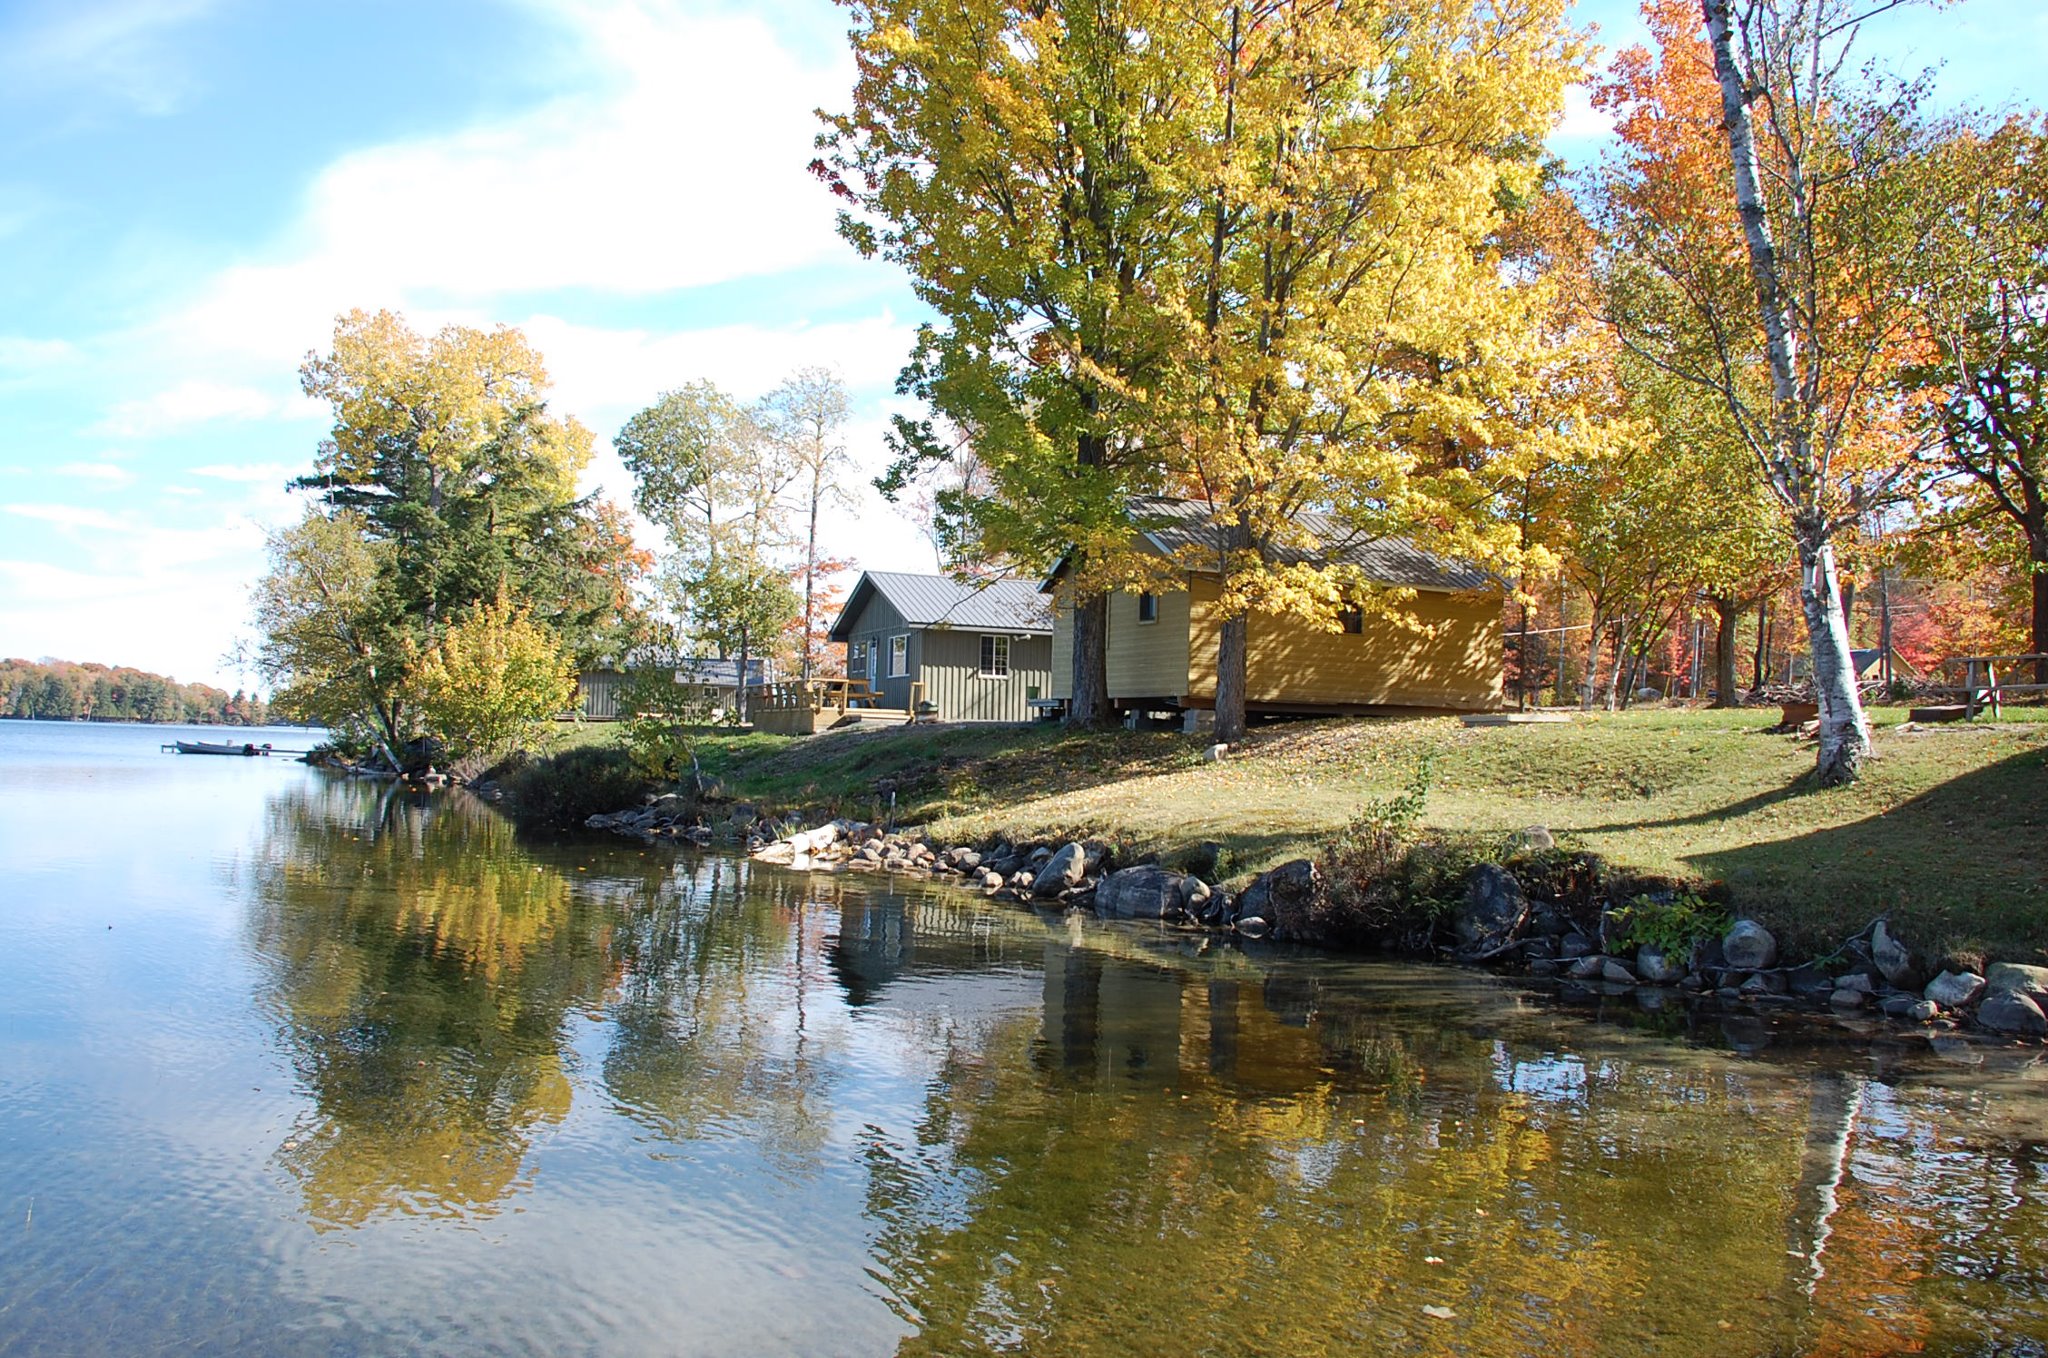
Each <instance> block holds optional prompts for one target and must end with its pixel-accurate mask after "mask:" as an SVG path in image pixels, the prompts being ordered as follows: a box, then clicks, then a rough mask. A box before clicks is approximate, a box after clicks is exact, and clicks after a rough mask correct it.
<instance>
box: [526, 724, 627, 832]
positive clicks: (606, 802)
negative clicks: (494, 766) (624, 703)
mask: <svg viewBox="0 0 2048 1358" xmlns="http://www.w3.org/2000/svg"><path fill="white" fill-rule="evenodd" d="M501 786H502V787H503V789H504V792H505V807H506V809H507V810H508V811H510V812H511V813H512V818H513V820H515V821H516V822H518V824H519V827H520V828H521V829H525V830H573V829H576V828H578V827H580V826H581V825H582V824H583V822H584V821H586V820H588V819H589V818H590V817H592V816H594V815H598V814H600V813H604V812H611V811H623V810H625V809H626V808H628V807H634V806H638V805H639V804H640V803H641V801H642V800H643V799H644V798H645V797H646V796H647V794H648V793H649V792H651V791H653V790H654V787H655V780H654V779H651V778H649V777H648V776H647V775H646V774H645V773H644V772H642V771H641V769H640V768H639V766H638V764H637V763H636V761H635V759H634V757H633V754H632V752H631V751H630V750H627V749H624V748H622V747H619V746H616V745H586V746H582V747H580V748H578V749H572V750H564V751H562V752H561V753H559V754H552V755H548V756H546V757H545V758H541V759H536V760H534V761H532V762H531V763H529V764H527V765H525V766H524V767H523V768H520V769H518V770H516V771H514V772H513V773H511V774H509V775H508V776H506V778H505V779H504V781H503V783H502V784H501Z"/></svg>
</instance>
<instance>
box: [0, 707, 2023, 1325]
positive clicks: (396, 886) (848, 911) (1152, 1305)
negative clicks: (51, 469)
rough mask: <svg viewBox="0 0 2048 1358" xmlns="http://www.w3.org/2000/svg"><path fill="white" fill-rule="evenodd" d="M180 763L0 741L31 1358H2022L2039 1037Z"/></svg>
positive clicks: (154, 732) (4, 1281) (42, 736)
mask: <svg viewBox="0 0 2048 1358" xmlns="http://www.w3.org/2000/svg"><path fill="white" fill-rule="evenodd" d="M178 733H179V732H178V731H177V729H176V728H167V727H134V726H86V725H74V724H42V723H24V722H17V721H4V722H0V1355H20V1354H38V1355H40V1354H99V1353H105V1354H135V1353H155V1352H186V1353H226V1352H234V1353H252V1354H253V1353H260V1354H388V1353H397V1352H429V1353H451V1354H500V1353H502V1354H584V1353H588V1354H641V1353H648V1354H656V1353H659V1354H821V1355H823V1354H831V1355H842V1354H845V1355H860V1354H890V1353H899V1354H915V1355H935V1356H936V1355H956V1354H977V1353H997V1352H1001V1353H1029V1354H1045V1355H1080V1356H1082V1358H1092V1356H1094V1355H1111V1354H1131V1355H1140V1354H1143V1355H1153V1354H1213V1355H1236V1354H1246V1355H1250V1354H1272V1355H1296V1354H1325V1353H1327V1354H1346V1355H1357V1354H1374V1353H1387V1352H1429V1353H1446V1354H1453V1353H1456V1354H1474V1355H1496V1354H1533V1355H1543V1356H1544V1358H1559V1356H1561V1355H1576V1354H1715V1355H1727V1354H1758V1355H1763V1354H1792V1353H1812V1354H1880V1353H1893V1352H1900V1351H1915V1352H1926V1353H1935V1354H1985V1355H1989V1354H2002V1355H2016V1354H2044V1353H2048V1154H2044V1148H2048V1066H2044V1064H2043V1061H2042V1050H2041V1049H2040V1048H2022V1047H2010V1046H2001V1045H1996V1044H1989V1043H1979V1042H1976V1041H1974V1040H1968V1039H1964V1038H1960V1037H1955V1036H1941V1037H1938V1038H1935V1039H1932V1040H1930V1038H1929V1037H1928V1036H1927V1035H1925V1034H1923V1033H1920V1032H1917V1031H1906V1030H1904V1029H1899V1028H1893V1027H1889V1026H1886V1025H1885V1024H1883V1023H1882V1022H1878V1021H1872V1020H1841V1021H1835V1020H1829V1019H1826V1018H1823V1017H1820V1016H1814V1015H1798V1016H1791V1015H1784V1016H1778V1017H1775V1018H1772V1017H1765V1016H1754V1015H1750V1014H1737V1015H1731V1016H1720V1015H1715V1014H1712V1013H1707V1012H1694V1011H1689V1010H1688V1009H1687V1008H1686V1007H1685V1006H1684V1005H1682V1004H1680V1003H1679V1002H1678V1001H1677V999H1676V998H1675V997H1673V998H1671V999H1670V1000H1669V1001H1668V1002H1667V1003H1666V1004H1664V1005H1663V1006H1662V1007H1646V1006H1645V1003H1644V1002H1642V1001H1639V1000H1638V999H1636V998H1634V997H1629V996H1606V997H1594V996H1590V995H1581V996H1578V997H1576V998H1574V997H1573V996H1571V995H1568V994H1565V993H1562V992H1558V991H1555V990H1551V991H1546V990H1542V989H1537V988H1533V987H1532V986H1530V985H1526V984H1521V983H1515V982H1510V981H1506V980H1499V979H1495V978H1492V977H1489V976H1486V975H1483V974H1479V973H1474V972H1467V971H1458V970H1451V969H1439V968H1423V967H1414V966H1406V965H1394V964H1385V963H1377V962H1369V961H1357V960H1349V959H1343V958H1333V957H1328V956H1319V955H1315V954H1310V953H1304V952H1296V951H1290V950H1287V949H1283V948H1277V947H1267V948H1254V947H1247V948H1245V949H1239V948H1237V947H1233V946H1225V945H1222V944H1219V943H1216V942H1213V941H1210V940H1206V939H1204V938H1201V937H1198V936H1195V935H1189V934H1183V933H1177V932H1172V931H1166V930H1161V929H1158V928H1143V927H1131V926H1117V927H1112V926H1107V925H1102V924H1097V923H1094V922H1092V921H1083V920H1081V919H1078V918H1075V919H1063V918H1060V917H1058V916H1055V915H1045V916H1041V915H1036V914H1032V913H1029V912H1025V911H1021V910H1017V909H1015V908H1012V907H1004V908H991V907H989V906H987V905H986V904H985V903H984V902H982V901H981V900H980V899H979V898H978V897H976V896H974V895H971V894H969V893H966V892H963V891H960V890H957V889H952V888H944V887H919V886H909V887H900V888H899V887H897V886H894V885H892V884H890V883H888V882H885V881H881V880H877V879H874V878H863V877H853V876H847V877H805V876H800V875H795V874H791V873H788V872H785V871H781V870H776V869H764V868H761V867H758V866H755V865H750V864H748V863H745V862H741V861H736V860H734V859H731V858H727V857H721V856H717V855H695V854H680V855H678V854H674V853H672V852H670V851H668V850H666V849H662V850H656V849H646V850H642V849H640V848H637V847H634V846H632V845H630V844H627V843H626V842H624V841H609V840H608V841H584V840H575V841H563V842H553V843H536V842H533V841H530V840H522V839H520V838H518V837H516V836H515V835H514V834H513V833H512V831H511V829H510V827H509V826H508V825H507V824H506V823H505V822H504V821H503V820H502V819H500V818H499V817H498V816H497V815H496V814H495V813H494V812H492V811H491V810H489V809H488V808H486V807H484V806H482V805H480V804H478V803H477V802H475V801H474V800H472V799H470V798H468V797H467V796H466V795H463V794H447V795H434V796H420V795H412V794H407V793H404V792H402V791H398V790H396V789H393V788H390V787H388V786H382V785H377V784H371V783H362V782H356V783H350V782H347V781H341V780H336V779H333V778H331V777H330V776H328V775H324V774H321V773H318V772H316V771H314V770H310V769H307V768H305V767H304V766H302V765H300V764H297V763H295V762H292V761H290V760H287V759H283V758H271V759H219V758H199V757H180V756H174V755H170V754H164V753H162V752H160V751H159V749H158V748H157V747H158V745H159V744H160V743H161V742H163V741H166V740H169V739H172V738H173V736H174V735H175V734H178ZM215 734H217V732H216V733H215ZM237 734H242V733H239V732H238V733H237ZM256 739H258V740H265V739H267V740H270V741H272V742H273V743H275V744H277V745H279V746H280V747H299V746H303V745H304V744H305V743H306V739H307V737H306V736H305V734H304V733H302V732H290V731H285V732H266V733H264V734H262V735H259V736H257V737H256Z"/></svg>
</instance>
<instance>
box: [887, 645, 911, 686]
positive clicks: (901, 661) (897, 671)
mask: <svg viewBox="0 0 2048 1358" xmlns="http://www.w3.org/2000/svg"><path fill="white" fill-rule="evenodd" d="M908 673H910V637H909V635H908V634H905V635H903V636H900V637H890V638H889V677H890V678H891V679H901V678H902V677H903V676H904V675H906V674H908Z"/></svg>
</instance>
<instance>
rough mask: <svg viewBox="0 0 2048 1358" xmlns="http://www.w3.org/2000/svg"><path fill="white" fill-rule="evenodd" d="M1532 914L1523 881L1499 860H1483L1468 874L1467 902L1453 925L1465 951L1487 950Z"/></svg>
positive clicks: (1466, 884) (1466, 882)
mask: <svg viewBox="0 0 2048 1358" xmlns="http://www.w3.org/2000/svg"><path fill="white" fill-rule="evenodd" d="M1528 917H1529V898H1528V897H1527V896H1525V895H1523V894H1522V884H1521V883H1520V882H1517V881H1516V880H1515V875H1514V874H1513V873H1511V872H1509V871H1508V870H1507V869H1506V868H1504V867H1502V866H1501V865H1500V864H1498V863H1481V864H1479V865H1478V866H1477V867H1475V868H1473V869H1472V871H1471V872H1470V873H1468V874H1467V875H1466V877H1465V904H1464V906H1463V907H1462V908H1461V909H1459V911H1458V915H1457V918H1456V919H1454V920H1453V921H1452V922H1451V929H1452V932H1454V933H1455V934H1456V935H1457V936H1458V946H1459V947H1461V948H1463V949H1464V950H1465V951H1466V952H1485V951H1489V950H1491V949H1493V948H1495V947H1498V946H1499V945H1500V944H1502V943H1504V942H1506V941H1507V940H1508V939H1509V938H1510V937H1512V936H1513V935H1514V932H1515V930H1517V929H1519V928H1521V927H1522V923H1523V921H1524V920H1526V919H1528Z"/></svg>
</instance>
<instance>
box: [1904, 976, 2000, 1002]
mask: <svg viewBox="0 0 2048 1358" xmlns="http://www.w3.org/2000/svg"><path fill="white" fill-rule="evenodd" d="M1983 990H1984V978H1983V977H1982V976H1979V975H1978V974H1977V973H1976V972H1974V971H1944V972H1943V973H1941V975H1939V976H1937V977H1935V978H1934V979H1933V980H1931V981H1929V982H1928V983H1927V989H1925V990H1923V991H1922V992H1920V993H1921V994H1923V995H1925V996H1926V997H1927V998H1928V999H1930V1000H1932V1001H1934V1002H1935V1003H1936V1004H1938V1005H1940V1006H1941V1007H1942V1008H1944V1009H1960V1008H1962V1007H1963V1006H1964V1005H1966V1004H1968V1003H1969V1002H1970V1001H1971V1000H1974V999H1976V998H1977V996H1978V995H1980V994H1982V993H1983Z"/></svg>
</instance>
